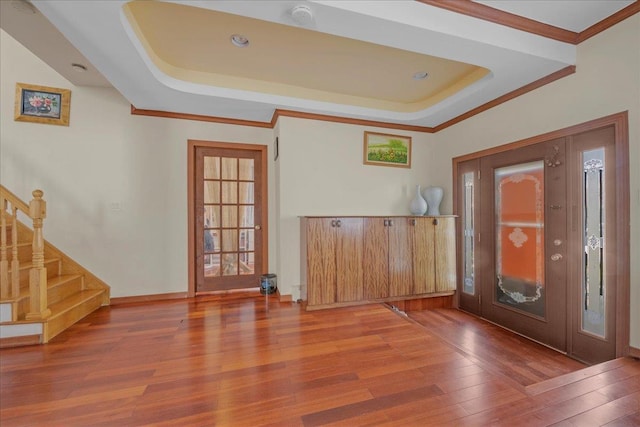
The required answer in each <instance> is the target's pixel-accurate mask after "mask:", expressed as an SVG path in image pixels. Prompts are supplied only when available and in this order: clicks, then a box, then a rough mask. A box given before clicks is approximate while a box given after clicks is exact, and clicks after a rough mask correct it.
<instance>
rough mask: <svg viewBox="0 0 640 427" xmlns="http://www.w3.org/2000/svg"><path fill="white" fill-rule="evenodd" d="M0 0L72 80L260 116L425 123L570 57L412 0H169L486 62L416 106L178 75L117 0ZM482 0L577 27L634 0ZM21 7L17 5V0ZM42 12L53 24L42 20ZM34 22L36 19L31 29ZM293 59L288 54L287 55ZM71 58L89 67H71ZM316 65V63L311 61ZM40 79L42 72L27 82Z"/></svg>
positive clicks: (168, 104) (235, 115)
mask: <svg viewBox="0 0 640 427" xmlns="http://www.w3.org/2000/svg"><path fill="white" fill-rule="evenodd" d="M16 1H18V2H19V3H21V2H22V1H24V0H11V1H8V2H7V1H0V7H1V9H0V17H1V20H0V23H1V26H2V29H3V30H5V31H7V32H8V33H9V34H11V35H12V36H13V37H14V38H16V39H17V40H18V41H20V42H21V43H22V44H24V45H25V46H26V47H27V48H29V49H30V50H31V51H33V52H34V53H35V54H36V55H38V56H39V57H40V58H42V59H43V60H44V61H45V62H47V63H48V64H50V65H51V66H52V67H53V68H54V69H56V70H57V71H58V72H60V73H61V74H62V75H64V76H65V77H67V78H68V79H69V80H70V81H71V82H72V83H74V84H78V85H107V84H110V85H112V86H113V87H115V88H116V89H117V90H118V91H119V92H120V93H122V95H123V96H124V97H125V98H126V99H127V100H128V101H129V102H131V104H132V105H134V106H135V107H136V108H139V109H150V110H161V111H171V112H179V113H189V114H199V115H208V116H215V117H223V118H232V119H243V120H253V121H261V122H269V121H270V120H271V118H272V116H273V113H274V111H275V110H276V109H285V110H296V111H302V112H310V113H318V114H328V115H337V116H341V117H351V118H356V119H366V120H375V121H384V122H391V123H399V124H407V125H416V126H428V127H434V126H437V125H439V124H442V123H444V122H446V121H448V120H451V119H453V118H455V117H457V116H459V115H461V114H463V113H465V112H467V111H469V110H471V109H473V108H475V107H478V106H480V105H482V104H485V103H487V102H489V101H492V100H494V99H495V98H498V97H500V96H502V95H504V94H506V93H508V92H511V91H513V90H516V89H518V88H520V87H522V86H525V85H527V84H529V83H531V82H534V81H536V80H538V79H540V78H543V77H545V76H547V75H549V74H551V73H553V72H556V71H559V70H561V69H564V68H565V67H567V66H571V65H575V63H576V46H574V45H572V44H568V43H563V42H559V41H556V40H551V39H548V38H545V37H542V36H539V35H535V34H530V33H526V32H523V31H520V30H517V29H513V28H509V27H505V26H502V25H497V24H493V23H490V22H487V21H484V20H482V19H478V18H474V17H470V16H466V15H463V14H458V13H455V12H451V11H448V10H444V9H441V8H438V7H434V6H430V5H426V4H423V3H419V2H417V1H412V0H390V1H384V0H371V1H363V0H358V1H349V0H341V1H289V0H272V1H259V0H253V1H243V0H236V1H222V0H220V1H211V0H209V1H206V0H205V1H189V0H184V1H179V2H178V1H172V0H167V1H169V2H172V3H180V4H183V5H189V6H194V7H200V8H203V9H209V10H213V11H219V12H226V13H231V14H236V15H242V16H247V17H251V18H255V19H260V20H264V21H270V22H273V23H278V24H282V25H286V26H296V23H295V22H293V20H292V18H291V15H290V11H291V9H292V8H293V7H294V6H295V5H299V4H306V5H308V6H309V7H310V8H311V9H312V11H313V13H314V19H313V22H312V24H311V27H309V28H308V29H311V30H314V31H319V32H322V33H326V34H330V35H336V36H340V37H347V38H352V39H356V40H361V41H365V42H369V43H375V44H379V45H382V46H388V47H392V48H396V49H403V50H407V51H410V52H416V53H419V54H424V55H431V56H436V57H442V58H446V59H450V60H455V61H460V62H464V63H469V64H473V65H477V66H480V67H485V68H487V69H489V70H490V73H489V74H488V75H487V76H486V77H484V78H482V79H480V80H479V81H477V82H475V83H473V84H472V85H470V86H468V87H466V88H465V89H463V90H461V91H459V92H457V93H455V94H453V95H452V96H450V97H448V98H446V99H444V100H442V101H440V102H438V103H437V104H435V105H432V106H429V107H427V108H425V109H423V110H420V111H414V112H408V113H405V112H398V111H390V110H386V109H384V108H365V107H363V106H358V105H349V104H345V103H333V102H327V101H321V100H314V99H308V98H297V97H293V96H286V95H281V94H277V93H259V92H254V91H250V90H243V89H238V88H229V87H220V86H214V85H211V84H202V83H198V82H193V81H187V80H180V79H177V78H175V77H172V76H170V75H168V74H165V73H164V72H163V71H161V70H160V69H159V68H158V67H157V66H156V65H155V64H154V62H153V60H152V59H151V58H150V56H149V54H148V53H147V51H146V50H145V49H144V47H143V43H142V42H141V41H140V40H139V39H138V37H137V35H136V33H135V31H134V30H133V29H132V27H131V25H130V22H129V21H128V20H127V18H126V17H125V15H124V13H123V9H122V8H123V5H124V4H125V3H126V1H123V0H105V1H90V0H74V1H59V0H47V1H44V0H33V4H34V5H35V6H36V7H37V9H38V12H37V13H29V12H28V11H27V13H25V12H24V11H20V10H18V8H15V7H13V6H12V4H13V3H14V2H16ZM481 3H484V4H486V5H488V6H491V7H495V8H499V9H502V10H505V11H508V12H510V13H514V14H519V15H522V16H526V17H529V18H531V19H535V20H539V21H541V22H545V23H549V24H551V25H554V26H559V27H562V28H566V29H568V30H571V31H575V32H579V31H582V30H584V29H585V28H588V27H590V26H591V25H593V24H595V23H597V22H599V21H601V20H603V19H604V18H606V17H607V16H609V15H611V14H613V13H615V12H616V11H618V10H620V9H622V8H624V7H626V6H627V5H629V4H631V3H633V1H628V0H624V1H622V0H620V1H618V0H609V1H594V0H587V1H579V0H575V1H526V0H510V1H483V2H481ZM22 9H24V7H22ZM47 21H49V22H50V23H52V24H53V27H51V26H49V27H47V25H48V24H47ZM34 29H37V30H36V31H34ZM292 60H295V58H292ZM72 62H76V63H83V64H84V65H86V66H88V68H89V70H88V71H89V72H88V73H76V72H74V71H71V67H70V64H71V63H72ZM318 72H319V73H322V69H321V67H319V69H318ZM30 83H43V82H30Z"/></svg>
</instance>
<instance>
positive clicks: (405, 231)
mask: <svg viewBox="0 0 640 427" xmlns="http://www.w3.org/2000/svg"><path fill="white" fill-rule="evenodd" d="M364 229H365V233H364V246H365V252H364V265H365V268H364V271H365V274H364V280H365V297H366V298H367V299H379V298H387V297H395V296H404V295H410V294H412V292H413V278H412V275H413V273H412V264H413V261H412V255H411V253H412V248H411V240H412V234H413V230H412V229H411V228H410V227H409V219H408V218H404V217H394V218H378V217H366V218H365V219H364Z"/></svg>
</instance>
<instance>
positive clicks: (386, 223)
mask: <svg viewBox="0 0 640 427" xmlns="http://www.w3.org/2000/svg"><path fill="white" fill-rule="evenodd" d="M384 226H385V227H388V226H389V220H388V219H385V220H384Z"/></svg>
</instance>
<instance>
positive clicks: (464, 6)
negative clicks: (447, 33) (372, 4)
mask: <svg viewBox="0 0 640 427" xmlns="http://www.w3.org/2000/svg"><path fill="white" fill-rule="evenodd" d="M417 1H418V2H419V3H424V4H426V5H429V6H435V7H439V8H441V9H446V10H449V11H451V12H456V13H461V14H463V15H467V16H472V17H474V18H478V19H482V20H484V21H489V22H493V23H494V24H499V25H504V26H506V27H510V28H515V29H516V30H521V31H526V32H527V33H532V34H536V35H539V36H542V37H547V38H549V39H553V40H558V41H561V42H565V43H571V44H577V43H578V37H579V34H578V33H576V32H573V31H569V30H565V29H564V28H559V27H554V26H553V25H549V24H545V23H543V22H539V21H535V20H533V19H529V18H525V17H524V16H520V15H515V14H513V13H509V12H505V11H503V10H500V9H495V8H493V7H489V6H486V5H484V4H482V3H476V2H473V1H469V0H417Z"/></svg>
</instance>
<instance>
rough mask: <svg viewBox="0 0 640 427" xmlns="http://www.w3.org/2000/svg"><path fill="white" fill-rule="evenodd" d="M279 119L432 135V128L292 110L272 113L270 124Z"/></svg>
mask: <svg viewBox="0 0 640 427" xmlns="http://www.w3.org/2000/svg"><path fill="white" fill-rule="evenodd" d="M280 117H295V118H298V119H309V120H319V121H325V122H334V123H345V124H349V125H358V126H371V127H381V128H386V129H396V130H406V131H412V132H424V133H433V132H434V128H432V127H427V126H416V125H406V124H402V123H389V122H378V121H375V120H364V119H354V118H351V117H340V116H331V115H328V114H315V113H305V112H302V111H293V110H280V109H278V110H276V111H275V112H274V113H273V119H272V120H271V122H272V123H274V124H275V123H276V122H277V121H278V119H279V118H280Z"/></svg>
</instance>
